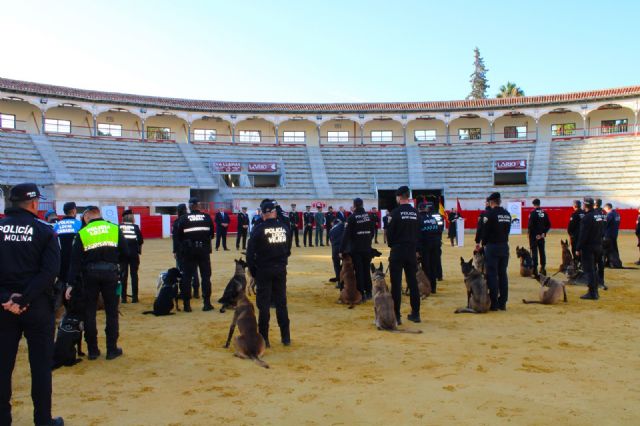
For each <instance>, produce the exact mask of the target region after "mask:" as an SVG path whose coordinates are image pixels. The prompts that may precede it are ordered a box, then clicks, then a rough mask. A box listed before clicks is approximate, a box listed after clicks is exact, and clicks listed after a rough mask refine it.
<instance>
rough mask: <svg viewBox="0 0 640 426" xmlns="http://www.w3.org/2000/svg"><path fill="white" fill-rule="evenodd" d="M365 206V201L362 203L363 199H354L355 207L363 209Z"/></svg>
mask: <svg viewBox="0 0 640 426" xmlns="http://www.w3.org/2000/svg"><path fill="white" fill-rule="evenodd" d="M363 204H364V201H362V198H354V199H353V205H354V206H356V207H362V206H363Z"/></svg>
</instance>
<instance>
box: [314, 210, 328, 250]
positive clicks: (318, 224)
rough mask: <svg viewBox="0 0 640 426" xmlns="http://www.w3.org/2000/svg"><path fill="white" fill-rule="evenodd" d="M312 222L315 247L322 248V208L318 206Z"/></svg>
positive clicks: (323, 220) (323, 222) (324, 219)
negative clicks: (314, 226) (313, 223)
mask: <svg viewBox="0 0 640 426" xmlns="http://www.w3.org/2000/svg"><path fill="white" fill-rule="evenodd" d="M314 222H315V224H316V247H317V246H324V236H323V235H324V225H325V223H326V218H325V216H324V213H322V206H318V211H317V212H316V214H315V216H314Z"/></svg>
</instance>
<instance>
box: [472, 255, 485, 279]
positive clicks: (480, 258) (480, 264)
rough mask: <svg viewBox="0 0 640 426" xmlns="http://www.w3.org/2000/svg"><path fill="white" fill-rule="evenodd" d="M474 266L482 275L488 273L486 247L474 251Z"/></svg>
mask: <svg viewBox="0 0 640 426" xmlns="http://www.w3.org/2000/svg"><path fill="white" fill-rule="evenodd" d="M473 267H474V268H476V269H477V270H478V271H480V273H481V274H482V275H485V276H486V275H487V269H486V267H485V261H484V249H483V248H481V249H480V250H474V251H473Z"/></svg>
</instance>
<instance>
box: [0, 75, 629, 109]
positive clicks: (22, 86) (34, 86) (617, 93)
mask: <svg viewBox="0 0 640 426" xmlns="http://www.w3.org/2000/svg"><path fill="white" fill-rule="evenodd" d="M0 90H5V91H7V92H12V93H20V94H27V95H35V96H45V97H46V96H51V97H57V98H65V99H73V100H77V101H88V102H96V103H113V104H121V105H133V106H146V107H155V108H167V109H175V110H189V111H202V112H255V113H267V112H270V113H300V114H302V113H350V112H351V113H354V112H355V113H357V112H363V113H364V112H370V113H376V112H377V113H394V112H395V113H400V112H438V111H460V110H478V109H504V108H517V107H527V106H544V105H555V104H567V103H576V102H588V101H601V100H609V99H610V100H614V99H621V98H627V97H639V96H640V86H630V87H620V88H616V89H600V90H590V91H586V92H574V93H563V94H557V95H541V96H524V97H519V98H491V99H479V100H459V101H435V102H365V103H279V102H226V101H207V100H198V99H180V98H162V97H157V96H144V95H131V94H126V93H114V92H99V91H96V90H84V89H74V88H71V87H63V86H54V85H50V84H42V83H32V82H28V81H20V80H11V79H6V78H0Z"/></svg>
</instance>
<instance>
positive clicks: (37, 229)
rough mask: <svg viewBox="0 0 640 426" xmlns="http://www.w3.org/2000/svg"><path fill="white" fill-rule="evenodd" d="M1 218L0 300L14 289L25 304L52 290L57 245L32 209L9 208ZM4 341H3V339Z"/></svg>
mask: <svg viewBox="0 0 640 426" xmlns="http://www.w3.org/2000/svg"><path fill="white" fill-rule="evenodd" d="M5 214H6V217H5V218H3V219H0V269H1V270H2V272H1V273H0V303H5V302H6V301H8V300H9V297H10V296H11V295H12V294H13V293H18V294H21V295H22V297H21V298H16V299H14V301H15V302H16V303H18V304H20V306H26V305H28V304H29V303H31V301H33V300H34V299H36V298H37V297H39V296H40V295H42V294H53V285H54V283H55V280H56V277H57V276H58V272H59V271H60V245H59V244H58V239H57V238H56V234H55V233H54V232H53V229H51V226H50V225H49V224H47V223H45V222H43V221H41V220H39V219H38V218H37V216H35V215H34V214H32V213H31V212H28V211H27V210H23V209H18V208H8V209H7V210H6V211H5ZM3 344H4V343H3Z"/></svg>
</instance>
